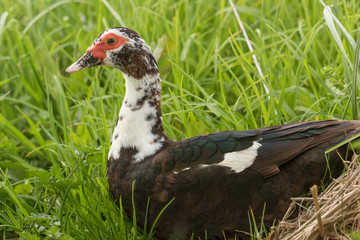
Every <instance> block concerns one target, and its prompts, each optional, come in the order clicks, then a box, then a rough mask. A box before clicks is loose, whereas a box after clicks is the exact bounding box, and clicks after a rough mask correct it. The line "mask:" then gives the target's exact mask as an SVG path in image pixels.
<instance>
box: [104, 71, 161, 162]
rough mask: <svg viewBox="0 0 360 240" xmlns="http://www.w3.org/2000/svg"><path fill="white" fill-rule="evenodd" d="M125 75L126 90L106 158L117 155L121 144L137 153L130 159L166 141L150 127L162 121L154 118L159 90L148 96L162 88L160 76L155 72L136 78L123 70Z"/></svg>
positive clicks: (157, 114)
mask: <svg viewBox="0 0 360 240" xmlns="http://www.w3.org/2000/svg"><path fill="white" fill-rule="evenodd" d="M124 78H125V80H126V94H125V98H124V101H123V104H122V106H121V109H120V113H119V117H118V121H117V124H116V126H115V129H114V133H113V136H112V144H111V147H110V151H109V159H110V157H112V158H113V159H115V160H118V159H120V158H121V156H120V151H121V149H122V148H134V149H136V150H137V153H136V154H135V155H134V156H133V160H134V161H136V162H138V161H141V160H143V159H144V158H145V157H147V156H151V155H153V154H155V153H156V152H157V151H158V150H159V149H160V148H161V147H162V146H163V142H164V141H165V138H164V136H163V135H162V134H159V135H160V136H159V135H157V134H156V133H154V131H152V130H153V128H154V126H155V125H156V124H161V122H159V121H157V119H158V116H161V112H160V113H158V112H159V110H160V105H158V107H156V106H157V105H156V104H154V102H155V103H158V104H160V94H155V95H152V96H151V94H154V92H157V93H160V91H161V85H160V77H159V74H157V75H150V76H149V75H146V76H145V77H144V78H142V79H135V78H132V77H131V76H128V75H125V74H124ZM152 90H153V91H152ZM159 114H160V115H159ZM161 129H162V128H161Z"/></svg>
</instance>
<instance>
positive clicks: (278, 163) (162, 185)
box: [66, 27, 360, 239]
mask: <svg viewBox="0 0 360 240" xmlns="http://www.w3.org/2000/svg"><path fill="white" fill-rule="evenodd" d="M99 65H103V66H112V67H114V68H117V69H119V70H120V71H121V72H122V74H123V76H124V78H125V80H126V94H125V98H124V101H123V104H122V106H121V109H120V113H119V116H118V119H117V121H116V126H115V129H114V133H113V136H112V144H111V147H110V151H109V155H108V163H107V173H106V175H107V180H108V182H109V187H110V192H111V194H112V197H113V198H114V200H115V201H119V198H120V196H121V198H122V204H123V208H124V210H125V211H126V213H127V214H128V216H131V215H132V185H133V183H134V202H135V209H136V214H137V221H138V224H139V225H140V226H141V225H143V224H144V223H145V217H146V212H147V201H148V198H150V204H149V209H148V219H147V221H148V223H149V224H152V223H153V222H154V220H155V218H156V217H157V216H158V214H159V213H160V212H161V210H162V209H163V208H164V207H165V206H166V204H168V203H169V202H170V201H171V200H173V199H174V200H173V202H172V203H171V204H170V205H169V206H168V207H167V208H166V210H165V211H164V213H163V214H162V215H161V217H160V219H159V221H158V223H157V226H156V236H157V237H158V238H159V239H188V238H189V237H190V236H191V235H193V236H195V237H196V239H197V237H201V238H204V236H205V235H206V236H207V239H217V238H222V237H223V236H224V234H225V235H231V234H234V233H235V231H236V230H239V231H244V232H249V221H251V219H250V220H249V209H251V210H252V212H253V214H254V217H255V220H256V221H258V222H259V221H260V220H263V222H264V224H265V226H266V227H269V226H271V225H272V224H273V223H274V221H275V220H276V219H277V220H279V219H281V218H282V216H283V215H284V213H285V212H286V210H287V208H288V207H289V204H290V203H291V200H290V198H291V197H296V196H300V195H303V194H305V193H307V192H308V191H309V188H310V186H312V185H313V184H320V182H321V180H325V182H326V181H329V180H330V179H331V177H336V176H338V175H339V174H340V173H341V172H342V170H343V166H344V165H343V161H342V159H341V157H340V156H344V155H345V153H346V151H347V146H342V147H340V148H339V149H337V151H333V152H332V153H331V154H330V155H329V156H327V157H325V154H324V152H325V151H326V150H327V149H329V148H331V147H333V146H335V145H337V144H338V143H341V142H342V141H344V140H346V139H348V138H349V137H351V136H353V135H354V134H357V133H359V132H360V121H337V120H329V121H309V122H301V123H294V124H287V125H282V126H271V127H266V128H261V129H254V130H248V131H225V132H217V133H212V134H207V135H201V136H196V137H192V138H189V139H185V140H181V141H174V140H172V139H170V138H169V137H167V136H166V134H165V132H164V129H163V126H162V114H161V97H160V94H161V84H160V75H159V69H158V66H157V63H156V60H155V59H154V56H153V54H152V52H151V50H150V48H149V47H148V45H147V44H146V43H145V41H144V40H143V39H142V38H141V37H140V36H139V35H138V34H137V33H136V32H135V31H133V30H131V29H128V28H125V27H115V28H111V29H107V30H106V31H104V32H103V33H101V34H100V35H99V36H98V37H97V38H96V39H95V41H94V42H93V43H92V45H91V46H90V47H89V48H88V49H87V51H86V53H85V54H84V55H83V56H82V57H81V58H80V59H79V60H77V61H76V62H75V63H73V64H72V65H71V66H70V67H68V68H67V69H66V73H72V72H77V71H80V70H83V69H85V68H89V67H93V66H99ZM325 175H326V176H325ZM324 176H325V177H324ZM264 207H265V209H264ZM233 236H234V235H233Z"/></svg>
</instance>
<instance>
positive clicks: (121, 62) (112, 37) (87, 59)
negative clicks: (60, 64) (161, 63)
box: [66, 27, 159, 79]
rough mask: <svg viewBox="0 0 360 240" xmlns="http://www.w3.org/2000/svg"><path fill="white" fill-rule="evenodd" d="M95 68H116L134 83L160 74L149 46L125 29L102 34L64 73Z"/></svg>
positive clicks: (112, 29)
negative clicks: (131, 78) (147, 76)
mask: <svg viewBox="0 0 360 240" xmlns="http://www.w3.org/2000/svg"><path fill="white" fill-rule="evenodd" d="M98 65H104V66H111V67H115V68H118V69H119V70H120V71H121V72H123V73H124V74H126V75H129V76H131V77H133V78H135V79H141V78H143V77H144V76H146V75H154V74H158V73H159V70H158V66H157V63H156V61H155V58H154V56H153V54H152V52H151V50H150V48H149V46H148V45H147V44H146V42H145V41H144V40H143V39H142V38H141V37H140V36H139V35H138V34H137V33H136V32H135V31H133V30H131V29H128V28H125V27H115V28H109V29H107V30H105V31H104V32H102V33H101V34H100V35H99V36H98V37H97V38H96V39H95V40H94V42H93V43H92V45H91V46H90V47H89V48H88V49H87V51H86V53H85V54H84V55H83V56H82V57H81V58H80V59H79V60H77V61H76V62H75V63H73V64H72V65H71V66H70V67H68V68H67V69H66V73H71V72H77V71H80V70H82V69H85V68H89V67H93V66H98Z"/></svg>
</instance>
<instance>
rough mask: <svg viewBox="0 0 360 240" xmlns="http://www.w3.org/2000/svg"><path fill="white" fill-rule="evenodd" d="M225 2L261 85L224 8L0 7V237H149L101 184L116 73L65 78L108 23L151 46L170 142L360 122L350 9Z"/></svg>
mask: <svg viewBox="0 0 360 240" xmlns="http://www.w3.org/2000/svg"><path fill="white" fill-rule="evenodd" d="M235 4H236V6H237V10H238V12H239V14H240V17H241V19H242V21H243V23H244V25H245V28H246V31H247V33H248V35H249V38H250V40H251V41H252V44H253V47H254V49H255V53H256V55H257V58H258V60H259V62H260V66H261V68H262V71H263V72H264V75H265V77H264V78H261V77H260V75H259V73H258V71H257V69H256V68H255V65H254V63H253V61H252V56H251V53H250V52H249V50H248V48H247V44H246V42H245V40H244V37H243V35H242V33H241V32H240V30H239V29H240V28H239V25H238V23H237V21H236V18H235V16H234V13H233V12H232V9H231V7H230V5H229V3H228V1H227V0H217V1H211V0H197V1H193V0H179V1H175V0H161V1H158V0H122V1H116V0H103V1H101V0H98V1H96V0H92V1H83V0H77V1H71V0H63V1H51V0H34V1H30V0H17V1H10V0H0V168H1V171H0V235H1V237H2V238H3V239H6V238H15V237H16V236H20V237H22V238H23V239H125V238H132V239H136V238H137V237H139V238H140V239H146V238H147V237H148V236H147V235H145V234H143V231H142V230H141V229H137V230H136V228H134V226H133V223H132V222H131V221H129V220H128V219H127V218H126V216H123V214H122V212H121V211H119V209H118V207H117V206H116V205H115V204H114V203H113V201H112V200H111V198H110V196H109V193H108V187H107V180H106V177H105V168H106V161H107V152H108V149H109V145H110V137H109V136H111V133H112V130H113V127H114V123H115V120H116V117H117V114H118V111H119V109H120V106H121V102H122V99H123V97H124V93H125V89H124V81H123V78H122V76H121V74H120V72H119V71H117V70H115V69H111V68H108V67H105V68H92V69H88V70H85V71H82V72H79V73H75V74H71V75H70V76H65V75H64V72H65V69H66V67H67V66H69V65H70V64H71V63H72V62H73V61H75V60H76V59H77V58H78V57H80V56H81V55H82V54H83V53H84V52H85V50H86V49H87V47H88V46H90V44H91V43H92V41H93V40H94V39H95V37H96V36H97V35H98V34H99V33H100V32H101V31H103V30H104V29H106V28H108V27H113V26H120V25H125V26H127V27H129V28H132V29H134V30H136V31H137V32H138V33H139V34H140V35H141V36H142V37H143V38H144V39H145V40H146V41H147V42H148V44H149V45H150V46H151V47H152V49H153V50H155V49H157V50H160V53H161V55H160V59H159V67H160V72H161V76H162V79H163V82H162V86H163V113H164V127H165V130H166V133H167V134H168V135H169V137H171V138H174V139H182V138H186V137H191V136H194V135H198V134H204V133H209V132H214V131H221V130H245V129H251V128H258V127H263V126H269V125H275V124H284V123H291V122H297V121H305V120H324V119H356V118H358V115H359V112H360V109H359V100H360V99H359V97H360V94H359V92H360V91H359V87H360V83H359V82H360V81H359V76H358V61H359V51H360V38H359V36H360V31H359V26H360V25H359V23H360V2H359V1H357V0H347V1H336V0H333V1H325V4H326V5H330V4H333V7H332V8H331V11H332V13H333V15H331V14H330V13H329V12H327V14H326V15H325V16H326V20H325V19H324V6H323V5H322V4H321V2H319V1H307V0H301V1H284V0H271V1H270V0H258V1H253V0H241V1H235ZM345 33H346V34H345ZM161 50H162V51H161ZM356 80H357V81H356ZM264 85H266V86H268V88H269V89H270V92H269V94H268V95H267V94H266V92H265V89H264ZM150 228H151V226H148V227H147V229H146V232H149V230H150Z"/></svg>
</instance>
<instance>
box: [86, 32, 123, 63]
mask: <svg viewBox="0 0 360 240" xmlns="http://www.w3.org/2000/svg"><path fill="white" fill-rule="evenodd" d="M109 38H115V39H116V43H115V44H114V45H109V44H107V43H106V41H107V40H108V39H109ZM127 41H128V40H127V39H125V38H123V37H120V36H118V35H116V34H113V33H109V34H106V35H104V36H103V37H102V38H101V42H99V43H96V44H95V45H93V46H91V47H89V48H88V49H87V50H86V52H90V51H91V53H92V55H93V57H94V58H96V59H99V60H100V59H104V58H105V57H106V51H107V50H112V49H115V48H118V47H120V46H121V45H122V44H124V43H126V42H127Z"/></svg>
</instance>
